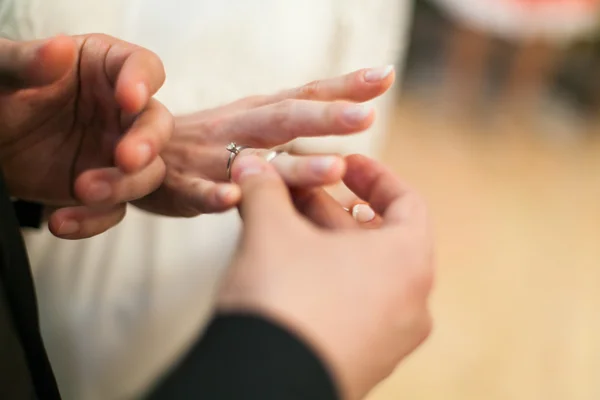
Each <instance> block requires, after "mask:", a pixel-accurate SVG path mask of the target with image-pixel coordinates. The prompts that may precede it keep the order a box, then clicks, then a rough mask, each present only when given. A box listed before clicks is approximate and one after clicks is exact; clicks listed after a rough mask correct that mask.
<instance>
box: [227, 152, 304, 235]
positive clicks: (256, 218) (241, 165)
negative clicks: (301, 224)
mask: <svg viewBox="0 0 600 400" xmlns="http://www.w3.org/2000/svg"><path fill="white" fill-rule="evenodd" d="M232 178H233V180H234V182H236V183H237V184H239V185H240V187H241V189H242V201H241V203H240V214H241V216H242V218H243V219H244V221H245V223H246V226H247V229H249V230H251V231H252V230H260V229H265V228H269V227H270V228H273V229H277V230H282V229H284V228H287V227H289V224H290V223H293V222H294V221H297V220H298V219H297V214H296V212H295V210H294V206H293V205H292V201H291V199H290V194H289V192H288V189H287V187H286V186H285V183H284V182H283V180H282V179H281V178H280V177H279V174H277V171H275V168H274V167H273V166H272V165H270V164H269V163H267V162H266V161H265V160H262V159H261V158H259V157H254V156H249V157H244V158H243V159H241V160H239V162H237V163H234V165H233V167H232Z"/></svg>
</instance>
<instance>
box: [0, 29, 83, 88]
mask: <svg viewBox="0 0 600 400" xmlns="http://www.w3.org/2000/svg"><path fill="white" fill-rule="evenodd" d="M76 54H77V53H76V51H75V42H74V41H73V39H71V38H69V37H67V36H57V37H55V38H52V39H48V40H43V41H41V40H39V41H31V42H16V41H12V40H7V39H0V91H10V90H18V89H24V88H29V87H37V86H45V85H48V84H51V83H54V82H57V81H58V80H59V79H60V78H62V77H63V76H65V75H66V74H67V72H69V71H71V70H72V68H73V66H74V65H75V58H76Z"/></svg>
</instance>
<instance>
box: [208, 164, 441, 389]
mask: <svg viewBox="0 0 600 400" xmlns="http://www.w3.org/2000/svg"><path fill="white" fill-rule="evenodd" d="M347 165H348V170H347V172H346V175H345V177H344V182H345V183H346V185H347V186H348V188H350V189H351V190H352V191H354V193H355V194H356V195H358V196H359V197H360V198H361V199H362V200H363V201H365V202H367V203H368V204H370V205H371V207H372V208H373V209H374V210H375V211H377V213H378V219H377V222H376V224H377V227H373V226H371V227H370V228H371V229H363V227H362V226H361V225H359V224H356V223H355V222H354V221H353V220H352V218H351V217H350V216H348V215H347V214H346V213H343V211H342V212H340V211H341V210H340V208H339V205H338V203H337V202H335V201H334V200H333V199H331V198H330V197H328V195H326V194H325V193H324V192H322V191H321V192H319V190H317V192H318V193H313V194H312V195H314V196H317V197H318V198H319V205H320V207H319V208H320V209H321V210H320V211H319V213H320V214H317V211H316V210H312V211H311V212H312V213H313V219H316V220H318V221H320V222H319V225H320V226H317V225H315V224H314V223H313V222H312V221H310V220H309V219H306V218H304V217H301V216H300V214H299V213H298V212H297V210H296V209H295V208H294V205H293V204H292V201H291V198H290V194H289V192H288V189H287V188H286V186H285V184H284V182H283V181H282V180H281V178H280V177H279V175H278V174H277V173H276V172H275V170H274V169H273V167H272V166H271V165H269V164H266V163H265V162H264V161H261V159H260V158H251V157H247V158H245V159H242V160H240V162H239V163H238V164H237V165H236V166H234V171H233V175H234V179H235V181H236V182H238V183H239V184H240V185H241V188H242V195H243V198H242V203H241V206H240V213H241V215H242V218H243V219H244V231H243V238H242V243H241V247H240V250H239V252H238V255H237V258H236V261H234V264H233V266H232V267H231V269H230V271H229V275H228V276H227V277H226V279H225V281H224V285H223V287H222V290H221V294H220V296H219V299H218V307H219V309H220V311H221V312H224V313H227V312H234V313H237V312H250V313H257V314H261V315H263V316H266V317H268V318H271V319H273V320H275V321H277V322H279V323H280V324H282V325H284V326H286V327H287V328H288V329H290V330H292V331H295V332H296V333H297V334H298V335H300V336H301V337H303V338H305V340H306V341H307V342H308V343H309V344H310V345H312V346H314V349H315V350H316V351H317V352H318V353H319V354H320V355H321V357H322V358H323V360H324V361H325V362H326V364H327V365H328V367H329V368H330V370H331V372H332V375H333V377H334V378H335V379H336V381H337V384H338V388H339V390H340V394H341V395H342V398H344V399H351V400H354V399H359V398H362V397H363V396H364V395H365V394H366V393H367V392H368V391H369V390H370V389H371V388H373V386H374V385H375V384H377V383H378V382H379V381H381V380H382V379H383V378H385V377H386V376H387V375H388V374H389V373H391V372H392V370H393V369H394V367H395V366H396V365H397V363H398V362H399V361H400V360H402V359H403V358H404V357H405V356H407V355H408V354H409V353H411V352H412V351H413V350H414V349H415V348H416V347H417V346H418V345H419V344H421V343H422V342H423V341H424V340H425V338H426V337H427V336H428V334H429V332H430V329H431V321H430V315H429V312H428V307H427V303H428V297H429V293H430V290H431V286H432V278H433V257H432V238H431V229H430V225H429V221H428V216H427V211H426V207H425V205H424V204H423V202H422V200H421V199H420V197H419V196H418V195H417V194H416V193H415V192H413V191H412V190H411V189H409V188H408V187H407V186H405V185H404V184H402V183H401V182H400V181H399V180H398V179H397V178H396V177H395V176H394V175H393V174H392V173H391V172H390V171H389V170H387V169H386V168H384V167H383V166H381V165H380V164H378V163H376V162H375V161H372V160H370V159H368V158H365V157H362V156H351V157H348V158H347ZM312 195H311V196H312ZM313 200H314V199H313ZM312 202H313V201H312V200H311V203H312ZM304 211H306V210H304ZM324 227H326V228H324ZM373 228H376V229H373Z"/></svg>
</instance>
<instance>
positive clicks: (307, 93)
mask: <svg viewBox="0 0 600 400" xmlns="http://www.w3.org/2000/svg"><path fill="white" fill-rule="evenodd" d="M321 86H322V82H321V81H312V82H309V83H307V84H306V85H304V86H301V87H300V88H299V89H298V96H297V97H298V98H299V99H313V98H317V97H319V95H320V94H321Z"/></svg>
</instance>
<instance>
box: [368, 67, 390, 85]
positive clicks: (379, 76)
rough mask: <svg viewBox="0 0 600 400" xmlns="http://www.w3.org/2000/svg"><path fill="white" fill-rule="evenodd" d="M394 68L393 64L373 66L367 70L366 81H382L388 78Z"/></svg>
mask: <svg viewBox="0 0 600 400" xmlns="http://www.w3.org/2000/svg"><path fill="white" fill-rule="evenodd" d="M393 70H394V66H393V65H388V66H386V67H379V68H371V69H369V70H367V71H366V72H365V81H366V82H371V83H373V82H380V81H382V80H384V79H385V78H387V77H388V76H389V75H390V74H391V73H392V71H393Z"/></svg>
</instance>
